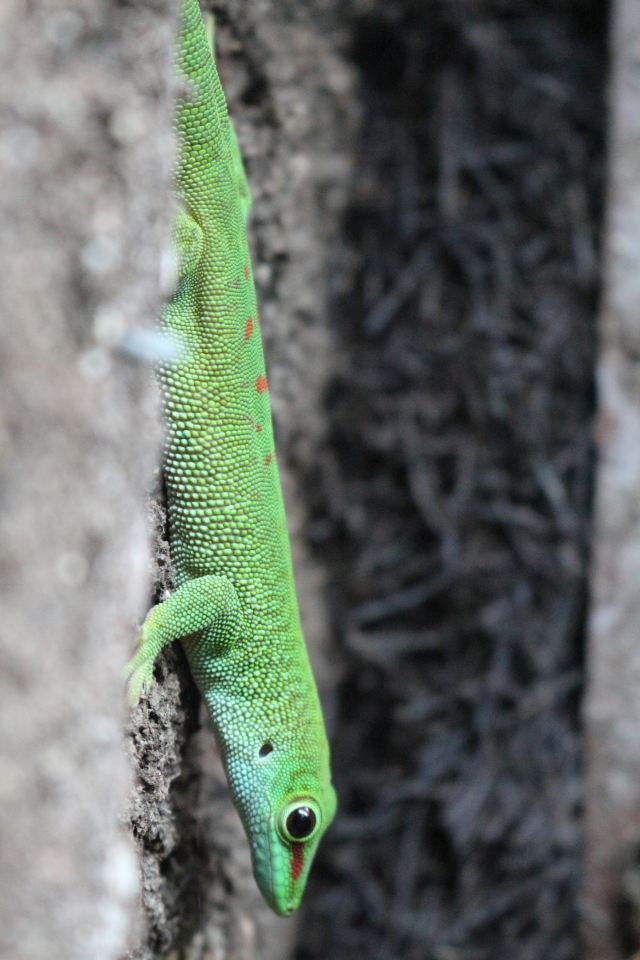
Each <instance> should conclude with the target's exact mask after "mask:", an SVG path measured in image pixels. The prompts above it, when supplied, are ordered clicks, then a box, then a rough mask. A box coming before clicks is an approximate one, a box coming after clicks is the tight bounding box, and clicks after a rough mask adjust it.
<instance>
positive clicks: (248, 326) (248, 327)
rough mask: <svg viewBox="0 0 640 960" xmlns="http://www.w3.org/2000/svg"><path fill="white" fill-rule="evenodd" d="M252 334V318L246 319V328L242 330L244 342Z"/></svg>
mask: <svg viewBox="0 0 640 960" xmlns="http://www.w3.org/2000/svg"><path fill="white" fill-rule="evenodd" d="M252 333H253V318H252V317H247V323H246V326H245V328H244V338H245V340H248V339H249V337H250V336H251V334H252Z"/></svg>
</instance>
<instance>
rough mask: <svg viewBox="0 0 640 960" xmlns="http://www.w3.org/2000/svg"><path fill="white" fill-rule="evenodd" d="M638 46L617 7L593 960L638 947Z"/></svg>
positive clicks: (596, 616) (590, 931) (589, 920)
mask: <svg viewBox="0 0 640 960" xmlns="http://www.w3.org/2000/svg"><path fill="white" fill-rule="evenodd" d="M639 49H640V7H639V6H638V4H637V3H636V2H635V0H617V2H616V3H615V4H614V31H613V36H612V45H611V50H612V60H613V71H612V87H611V96H610V103H611V113H612V124H611V136H610V148H609V149H610V171H609V205H608V224H607V230H606V284H605V297H604V305H603V314H602V324H601V331H600V337H601V345H600V358H599V374H598V383H599V430H598V453H599V466H598V480H597V484H598V489H597V502H596V529H595V561H594V567H593V578H592V582H593V588H592V589H593V599H592V609H591V618H590V650H589V665H590V682H589V691H588V696H587V706H586V720H587V733H588V738H587V762H588V785H587V798H588V802H587V863H586V870H587V873H586V891H585V893H586V903H585V911H584V917H585V937H586V956H587V957H588V958H590V960H622V958H623V957H625V956H626V955H627V949H628V944H629V943H632V942H635V944H636V945H637V944H638V943H639V942H640V882H639V869H640V866H639V863H638V850H639V847H640V747H639V739H640V738H639V736H638V731H639V730H640V640H639V629H638V625H639V624H640V588H639V586H638V585H639V582H640V554H639V546H638V545H639V544H640V401H639V398H640V361H639V357H640V322H639V312H638V310H639V307H638V305H639V303H640V286H639V281H638V277H639V270H638V263H639V262H640V61H639V59H638V50H639ZM625 940H627V945H625Z"/></svg>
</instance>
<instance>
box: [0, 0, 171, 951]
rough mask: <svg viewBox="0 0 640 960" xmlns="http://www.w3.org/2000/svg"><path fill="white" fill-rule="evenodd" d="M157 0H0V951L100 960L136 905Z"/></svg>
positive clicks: (158, 225) (150, 419)
mask: <svg viewBox="0 0 640 960" xmlns="http://www.w3.org/2000/svg"><path fill="white" fill-rule="evenodd" d="M171 6H172V4H171V3H170V0H166V2H165V0H139V2H137V3H136V4H135V5H125V4H122V3H120V2H117V0H100V2H97V0H92V2H90V3H87V2H86V0H64V2H63V0H30V2H28V3H25V2H24V0H4V2H3V3H2V4H1V5H0V222H1V223H2V230H1V231H0V260H1V262H2V269H3V280H2V284H1V285H0V316H1V317H2V321H1V326H0V543H1V544H2V550H1V553H0V609H1V610H2V620H1V623H0V660H1V665H2V667H1V670H0V730H1V735H0V743H1V757H0V796H1V804H0V835H1V837H2V840H1V843H0V957H2V960H45V958H46V960H86V958H87V957H91V958H92V960H114V958H116V957H117V956H119V955H121V953H122V951H123V950H124V949H125V946H126V941H127V933H128V929H129V926H130V920H131V914H132V913H133V910H134V906H133V905H134V903H135V896H136V892H137V886H138V879H137V877H138V873H137V868H136V862H135V856H134V852H133V848H132V846H131V844H130V842H129V841H128V840H127V839H126V834H125V833H124V830H123V829H122V822H121V821H122V814H123V809H124V805H125V802H126V793H127V788H128V780H129V775H128V771H127V763H126V754H125V750H124V748H123V743H124V741H123V734H122V728H123V722H124V719H125V703H124V691H123V684H122V679H121V669H122V665H123V663H124V662H125V661H126V659H127V657H128V654H129V650H130V646H131V640H132V632H133V629H134V624H135V622H136V621H137V620H138V618H139V617H140V614H141V613H142V611H143V609H144V602H145V594H146V581H147V572H146V556H147V549H148V547H147V543H148V536H147V531H146V525H145V516H144V491H145V488H146V487H147V485H148V476H149V472H150V470H151V469H152V464H153V460H154V457H155V450H156V444H157V441H158V431H157V427H156V418H155V415H154V411H155V402H154V391H153V389H152V386H151V378H150V375H149V370H148V365H147V364H146V363H144V362H143V361H142V359H141V356H140V355H141V354H144V352H145V349H146V347H147V346H148V344H147V341H146V340H145V333H144V327H145V326H146V325H148V324H149V323H150V322H151V320H152V318H153V316H154V314H155V313H156V311H157V307H158V303H159V299H160V291H159V284H158V263H159V262H160V261H161V259H162V257H161V253H162V249H163V245H164V243H165V236H166V227H167V215H168V211H167V209H166V205H165V204H164V203H161V198H162V197H163V196H164V195H165V193H166V189H167V183H168V177H169V171H170V157H171V140H170V136H169V125H168V123H167V119H166V117H167V108H168V104H169V102H170V100H169V93H170V92H169V87H168V78H169V76H170V70H169V58H168V52H169V50H170V37H171V33H172V26H171V21H172V18H171V16H170V8H171ZM143 183H144V184H145V185H146V188H147V189H146V190H141V184H143Z"/></svg>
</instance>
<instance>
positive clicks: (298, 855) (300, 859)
mask: <svg viewBox="0 0 640 960" xmlns="http://www.w3.org/2000/svg"><path fill="white" fill-rule="evenodd" d="M303 867H304V844H303V843H292V844H291V866H290V871H291V879H292V880H298V879H299V877H300V874H301V873H302V868H303Z"/></svg>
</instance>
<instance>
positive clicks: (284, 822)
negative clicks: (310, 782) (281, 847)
mask: <svg viewBox="0 0 640 960" xmlns="http://www.w3.org/2000/svg"><path fill="white" fill-rule="evenodd" d="M320 821H321V816H320V810H319V808H318V805H317V804H316V803H315V802H314V801H313V800H310V799H307V798H306V797H304V798H301V799H300V800H295V801H294V802H293V803H288V804H287V805H286V807H284V808H283V810H282V811H281V813H280V817H279V819H278V829H279V831H280V836H281V837H282V839H283V840H286V841H288V842H290V843H300V842H302V841H306V840H310V839H311V837H313V836H314V835H315V833H316V832H317V830H318V827H319V825H320Z"/></svg>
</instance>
